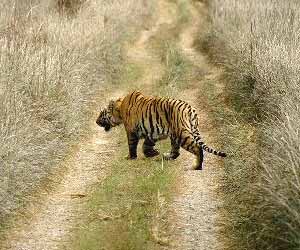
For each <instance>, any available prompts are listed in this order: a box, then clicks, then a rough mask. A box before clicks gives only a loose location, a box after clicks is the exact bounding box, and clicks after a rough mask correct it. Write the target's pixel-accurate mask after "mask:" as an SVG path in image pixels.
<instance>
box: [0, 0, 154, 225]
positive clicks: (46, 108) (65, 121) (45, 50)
mask: <svg viewBox="0 0 300 250" xmlns="http://www.w3.org/2000/svg"><path fill="white" fill-rule="evenodd" d="M61 2H65V5H64V6H61V5H60V4H61ZM67 2H70V3H71V1H55V0H42V1H34V0H27V1H8V0H7V1H1V3H0V9H1V12H0V75H1V76H0V107H1V109H0V138H1V143H0V201H1V207H0V225H1V224H3V223H4V222H5V221H6V220H7V218H8V217H7V216H9V215H12V213H13V212H14V211H17V210H18V209H19V208H21V207H23V206H24V204H26V202H27V201H28V200H30V199H31V196H32V195H33V192H36V191H37V190H38V188H40V187H41V186H42V185H44V184H45V183H46V182H47V181H48V177H49V174H51V173H54V172H55V171H56V170H57V167H58V166H59V164H58V163H59V162H60V161H61V160H62V159H63V158H64V157H65V156H66V155H67V153H68V152H69V150H70V148H71V146H72V145H74V144H75V141H76V140H78V138H79V137H81V136H84V135H86V134H87V133H88V132H89V131H88V129H87V128H88V126H87V125H88V123H89V117H90V114H91V110H90V108H89V107H91V105H94V104H93V101H94V100H95V96H96V95H97V93H98V92H99V90H100V89H101V88H103V87H105V85H106V84H108V83H111V82H112V81H114V79H115V76H116V73H118V71H119V69H120V67H121V65H122V43H123V41H124V39H125V38H128V37H129V36H130V34H131V33H132V32H134V31H135V29H136V28H137V27H138V26H139V25H140V23H142V22H141V20H144V18H145V16H147V15H148V14H149V12H150V11H151V4H150V3H149V2H146V1H144V0H138V1H133V0H126V1H118V0H113V1H102V0H91V1H80V3H79V1H77V2H78V3H77V4H76V6H73V5H68V4H67ZM62 9H64V10H63V11H62ZM65 9H70V10H72V11H71V12H68V13H65V12H66V11H65ZM74 9H76V11H73V10H74ZM70 13H71V14H72V15H69V14H70ZM0 228H1V227H0Z"/></svg>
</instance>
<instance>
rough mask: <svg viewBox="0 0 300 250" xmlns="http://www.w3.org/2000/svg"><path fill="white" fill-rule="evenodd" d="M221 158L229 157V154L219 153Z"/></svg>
mask: <svg viewBox="0 0 300 250" xmlns="http://www.w3.org/2000/svg"><path fill="white" fill-rule="evenodd" d="M218 155H219V156H221V157H226V156H227V154H226V153H224V152H219V154H218Z"/></svg>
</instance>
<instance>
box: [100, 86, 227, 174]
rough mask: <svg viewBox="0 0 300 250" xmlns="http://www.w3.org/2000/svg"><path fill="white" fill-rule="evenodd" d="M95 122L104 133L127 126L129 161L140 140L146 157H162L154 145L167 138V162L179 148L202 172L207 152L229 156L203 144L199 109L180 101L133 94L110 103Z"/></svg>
mask: <svg viewBox="0 0 300 250" xmlns="http://www.w3.org/2000/svg"><path fill="white" fill-rule="evenodd" d="M96 123H97V124H98V125H99V126H100V127H104V129H105V131H109V130H110V129H111V128H112V127H115V126H118V125H120V124H122V123H123V124H124V126H125V130H126V133H127V139H128V146H129V155H128V156H127V158H128V159H135V158H136V157H137V145H138V142H139V139H145V140H144V143H143V153H144V155H145V156H146V157H153V156H156V155H158V154H159V152H158V151H157V150H156V149H155V148H154V146H155V143H156V142H157V141H159V140H162V139H166V138H168V137H170V139H171V151H170V152H169V153H165V154H164V155H163V157H164V159H166V160H173V159H176V158H177V157H178V156H179V149H180V147H183V148H184V149H185V150H187V151H189V152H191V153H193V154H194V155H196V164H195V166H194V169H196V170H201V169H202V164H203V157H204V151H206V152H208V153H213V154H215V155H218V156H222V157H226V154H225V153H224V152H220V151H217V150H214V149H212V148H210V147H208V146H207V145H206V144H205V143H204V142H203V141H202V139H201V137H200V132H199V129H198V116H197V113H196V110H195V109H194V108H193V107H191V106H190V105H189V104H188V103H186V102H184V101H181V100H176V99H171V98H165V97H152V96H144V95H143V94H142V93H141V92H139V91H133V92H131V93H130V94H128V95H126V96H125V97H124V98H119V99H117V100H115V101H110V102H109V104H108V107H107V108H104V109H102V110H101V111H100V114H99V117H98V118H97V121H96Z"/></svg>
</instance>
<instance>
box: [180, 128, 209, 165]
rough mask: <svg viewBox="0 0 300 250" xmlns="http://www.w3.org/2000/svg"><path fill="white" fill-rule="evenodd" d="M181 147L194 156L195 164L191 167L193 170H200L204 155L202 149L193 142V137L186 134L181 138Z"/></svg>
mask: <svg viewBox="0 0 300 250" xmlns="http://www.w3.org/2000/svg"><path fill="white" fill-rule="evenodd" d="M182 138H183V139H182V142H181V147H183V148H184V149H185V150H187V151H189V152H190V153H192V154H194V155H195V156H196V162H195V164H194V165H193V169H195V170H202V167H203V159H204V153H203V149H202V147H201V146H200V145H199V144H198V143H197V142H196V141H195V140H194V138H193V136H192V135H191V134H189V133H186V134H185V135H183V137H182Z"/></svg>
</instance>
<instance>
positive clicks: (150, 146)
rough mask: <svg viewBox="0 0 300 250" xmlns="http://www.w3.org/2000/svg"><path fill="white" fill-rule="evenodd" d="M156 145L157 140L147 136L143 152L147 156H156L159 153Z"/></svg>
mask: <svg viewBox="0 0 300 250" xmlns="http://www.w3.org/2000/svg"><path fill="white" fill-rule="evenodd" d="M154 146H155V141H154V140H151V139H150V138H148V137H146V139H145V141H144V144H143V152H144V155H145V156H146V157H154V156H157V155H159V151H158V150H157V149H155V148H154Z"/></svg>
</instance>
